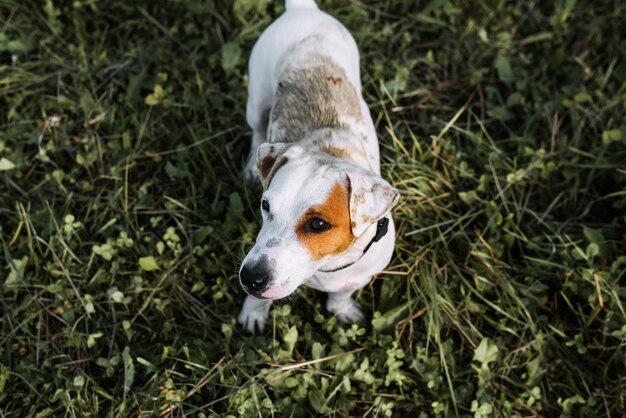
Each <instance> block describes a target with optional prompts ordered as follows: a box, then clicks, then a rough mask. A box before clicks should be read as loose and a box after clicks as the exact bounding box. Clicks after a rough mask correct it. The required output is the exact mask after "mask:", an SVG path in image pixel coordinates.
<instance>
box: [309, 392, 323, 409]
mask: <svg viewBox="0 0 626 418" xmlns="http://www.w3.org/2000/svg"><path fill="white" fill-rule="evenodd" d="M309 402H310V403H311V406H312V407H313V409H315V410H316V411H317V412H319V413H320V414H323V413H324V411H325V410H326V400H325V399H324V395H323V394H322V392H320V391H319V390H317V389H313V390H309Z"/></svg>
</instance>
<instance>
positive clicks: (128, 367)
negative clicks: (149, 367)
mask: <svg viewBox="0 0 626 418" xmlns="http://www.w3.org/2000/svg"><path fill="white" fill-rule="evenodd" d="M122 360H123V361H124V396H126V395H127V394H128V391H130V388H131V387H132V385H133V382H134V381H135V365H134V364H133V358H132V357H131V356H130V347H128V346H126V347H125V348H124V351H123V352H122Z"/></svg>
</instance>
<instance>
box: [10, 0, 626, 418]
mask: <svg viewBox="0 0 626 418" xmlns="http://www.w3.org/2000/svg"><path fill="white" fill-rule="evenodd" d="M320 4H321V6H322V7H323V8H324V9H325V10H327V11H329V12H330V13H331V14H333V15H334V16H336V17H337V18H339V19H340V20H341V21H342V22H344V24H345V25H346V26H347V28H348V29H349V30H350V31H351V32H352V33H353V34H354V36H355V38H356V40H357V43H358V44H359V46H360V48H361V50H362V76H363V84H364V95H365V99H366V101H367V102H368V103H369V105H370V110H371V113H372V116H373V118H374V120H375V123H376V128H377V131H378V135H379V140H380V143H381V151H382V167H383V174H384V176H385V177H386V178H387V179H389V180H390V181H391V183H393V184H394V185H395V186H396V187H397V188H398V189H399V190H400V191H401V193H402V196H403V198H402V200H401V202H400V204H399V205H398V207H397V208H396V210H395V212H394V216H395V219H396V222H397V227H398V231H397V236H398V240H397V248H396V252H395V255H394V258H393V260H392V262H391V264H390V266H389V267H388V268H387V270H386V271H385V272H383V273H382V274H380V275H379V276H378V277H376V279H375V280H374V281H373V282H372V283H371V285H370V286H368V287H366V288H365V289H363V290H362V291H360V292H359V293H358V294H357V300H358V302H359V303H360V305H361V306H362V307H363V309H364V312H365V315H366V317H367V318H368V321H367V323H366V325H365V326H357V325H354V326H344V325H341V324H339V323H338V322H337V321H336V319H335V318H334V317H333V316H332V315H331V314H329V313H328V312H327V311H326V310H325V309H324V305H325V296H324V295H322V294H320V293H317V292H315V291H312V290H303V291H301V292H299V294H298V295H297V296H294V297H292V298H291V299H289V300H285V301H282V302H279V303H277V304H275V307H274V308H273V310H272V312H271V313H270V318H271V323H270V324H268V327H266V331H265V332H264V333H263V334H262V335H259V336H249V335H247V334H246V333H245V332H243V330H242V329H241V327H240V326H238V325H237V323H236V320H235V318H236V316H237V314H238V311H239V309H240V306H241V303H242V300H243V298H244V293H243V291H242V290H241V288H240V286H239V284H238V281H237V270H238V266H239V262H240V260H241V259H242V257H243V255H244V254H245V252H246V250H248V249H249V248H250V247H251V246H252V244H253V242H254V237H255V233H256V231H257V230H258V229H259V222H260V210H259V195H260V193H259V192H260V188H259V187H248V186H245V185H244V182H243V177H242V169H243V167H244V165H245V157H246V154H247V151H248V150H247V147H248V146H249V141H250V136H251V135H250V134H251V132H250V130H249V128H248V127H247V126H246V124H245V117H244V110H245V100H246V81H247V79H246V60H247V56H248V54H249V52H250V50H251V48H252V45H253V44H254V41H255V39H257V38H258V36H259V34H260V33H261V32H262V30H263V29H264V28H265V27H266V26H267V25H268V24H269V22H271V20H272V19H274V18H275V17H276V16H278V15H279V14H280V13H281V11H282V10H283V5H282V2H276V1H271V2H270V1H268V0H234V1H225V0H218V1H212V0H186V1H173V0H172V1H160V2H151V1H138V2H122V1H118V2H113V1H108V2H96V1H92V0H76V1H59V0H46V1H45V2H44V1H41V2H39V1H32V0H30V1H29V0H25V1H18V0H3V1H2V2H0V17H1V19H0V312H1V315H2V321H1V323H0V415H2V416H6V417H23V416H36V417H44V416H71V417H85V416H153V415H161V416H196V417H202V416H227V415H232V416H263V417H264V416H270V415H272V414H274V415H278V416H292V415H293V416H310V415H325V416H390V415H392V414H393V415H394V416H425V417H426V416H466V417H470V416H474V417H487V416H494V417H509V416H545V417H558V416H581V417H590V416H611V417H619V416H623V415H622V414H623V411H624V410H626V405H625V403H626V381H625V380H624V375H625V370H626V368H625V362H626V354H625V352H626V350H625V346H626V319H625V318H626V313H625V306H626V287H625V283H626V281H625V280H624V278H625V271H626V251H624V249H625V248H626V224H625V209H624V208H625V207H626V191H625V187H626V165H625V161H626V122H625V121H626V118H625V115H626V84H625V83H624V80H626V60H625V56H624V51H626V37H625V36H624V29H623V28H624V27H626V3H624V2H621V1H617V0H616V1H600V0H598V1H585V2H582V1H578V2H577V1H571V0H560V1H554V2H543V1H534V0H524V1H516V2H505V1H500V0H488V1H472V0H433V1H413V0H399V1H384V0H379V1H373V0H363V1H356V0H354V1H339V0H332V1H330V0H329V1H324V0H320Z"/></svg>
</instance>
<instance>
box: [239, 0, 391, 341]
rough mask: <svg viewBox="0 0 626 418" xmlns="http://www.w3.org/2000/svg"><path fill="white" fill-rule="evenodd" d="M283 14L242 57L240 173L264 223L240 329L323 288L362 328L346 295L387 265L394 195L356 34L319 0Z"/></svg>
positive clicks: (332, 307) (249, 263)
mask: <svg viewBox="0 0 626 418" xmlns="http://www.w3.org/2000/svg"><path fill="white" fill-rule="evenodd" d="M285 9H286V11H285V13H284V14H282V15H281V16H280V17H279V18H278V19H277V20H276V21H275V22H273V23H272V24H271V25H270V26H269V27H268V28H267V29H266V30H265V31H264V32H263V34H262V35H261V37H260V38H259V40H258V41H257V42H256V44H255V46H254V48H253V50H252V53H251V56H250V60H249V82H248V102H247V106H246V119H247V122H248V124H249V125H250V127H251V128H252V132H253V133H252V145H251V149H250V155H249V157H248V162H247V164H246V167H245V169H244V171H245V172H244V175H245V177H246V179H247V180H248V181H249V182H255V181H259V180H260V182H261V184H262V186H263V196H262V199H261V212H262V216H263V225H262V227H261V231H260V232H259V234H258V236H257V239H256V243H255V245H254V247H253V248H252V249H251V250H250V252H249V253H248V254H247V255H246V257H245V258H244V260H243V263H242V265H241V268H240V270H239V280H240V283H241V286H242V287H243V289H244V290H245V291H246V293H247V294H248V296H247V297H246V299H245V301H244V303H243V307H242V309H241V313H240V314H239V316H238V322H239V323H240V324H241V325H242V326H243V327H244V328H245V329H246V330H248V331H249V332H252V333H254V332H256V331H263V328H264V325H265V322H266V320H267V317H268V314H269V309H270V305H271V303H272V301H273V300H276V299H281V298H284V297H286V296H288V295H290V294H292V293H293V292H294V291H295V290H296V289H297V288H298V287H299V286H300V285H303V284H304V285H306V286H309V287H312V288H314V289H317V290H320V291H323V292H327V293H328V301H327V305H326V308H327V309H328V310H329V311H330V312H332V313H333V314H334V315H335V316H336V317H337V318H338V319H339V320H340V321H341V322H343V323H351V322H361V323H362V322H363V321H364V319H365V318H364V315H363V313H362V311H361V309H360V307H359V305H358V304H357V302H356V301H355V300H353V299H352V294H353V293H354V292H355V291H356V290H358V289H360V288H362V287H364V286H365V285H367V284H368V283H369V282H370V280H371V278H372V276H374V275H375V274H377V273H379V272H381V271H382V270H383V269H384V268H385V267H386V266H387V265H388V264H389V261H390V260H391V256H392V253H393V249H394V244H395V228H394V223H393V219H392V217H391V214H390V212H391V209H392V208H393V207H394V206H395V204H396V203H397V201H398V199H399V196H400V195H399V193H398V190H397V189H395V188H394V187H392V186H391V185H390V184H389V183H388V182H387V181H385V180H384V179H383V178H382V177H381V176H380V161H379V148H378V140H377V137H376V131H375V128H374V124H373V122H372V118H371V115H370V113H369V109H368V107H367V105H366V103H365V101H364V100H363V97H362V95H361V79H360V71H359V51H358V48H357V45H356V42H355V41H354V39H353V37H352V35H351V34H350V33H349V32H348V30H347V29H346V28H345V27H344V26H343V25H342V24H341V23H339V21H337V20H336V19H335V18H333V17H331V16H329V15H328V14H326V13H324V12H322V11H321V10H319V8H318V7H317V5H316V4H315V2H314V0H286V2H285ZM255 157H256V158H255Z"/></svg>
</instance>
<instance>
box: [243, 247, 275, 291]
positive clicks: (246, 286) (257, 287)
mask: <svg viewBox="0 0 626 418" xmlns="http://www.w3.org/2000/svg"><path fill="white" fill-rule="evenodd" d="M271 280H272V273H271V270H270V265H269V263H268V260H267V256H266V255H262V256H261V257H260V258H259V259H258V260H257V261H256V262H249V263H246V264H244V265H243V266H242V267H241V271H240V272H239V281H240V282H241V286H242V287H243V290H245V291H246V293H248V294H249V295H252V296H255V297H259V298H260V297H262V296H261V293H263V291H265V289H267V285H268V283H269V282H270V281H271Z"/></svg>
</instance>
